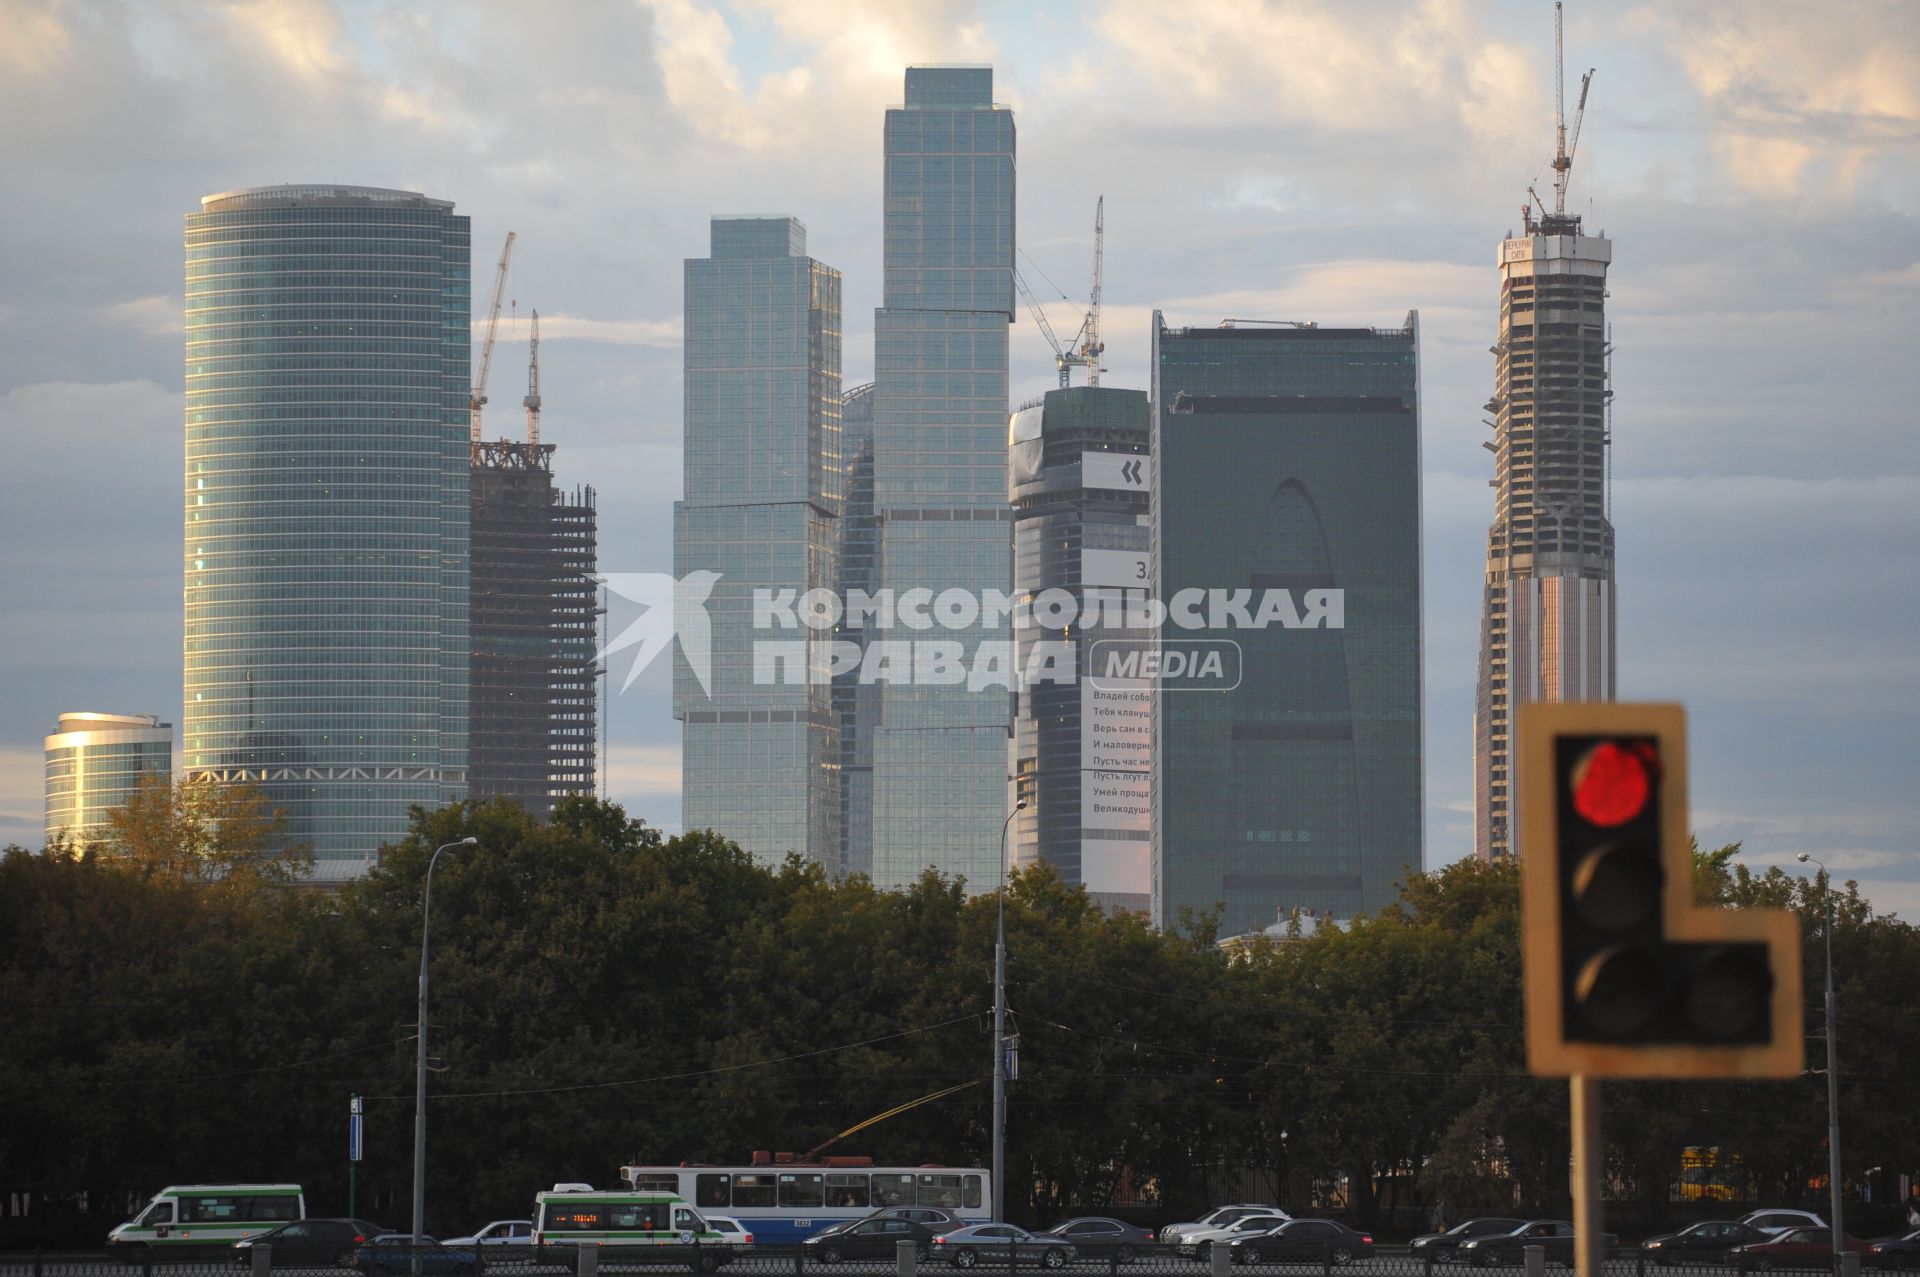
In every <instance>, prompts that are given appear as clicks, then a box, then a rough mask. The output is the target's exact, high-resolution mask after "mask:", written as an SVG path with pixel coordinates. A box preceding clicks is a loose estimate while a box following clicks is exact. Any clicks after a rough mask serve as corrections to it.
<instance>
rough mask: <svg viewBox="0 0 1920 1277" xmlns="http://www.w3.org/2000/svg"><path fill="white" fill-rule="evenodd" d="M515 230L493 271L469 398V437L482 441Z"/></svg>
mask: <svg viewBox="0 0 1920 1277" xmlns="http://www.w3.org/2000/svg"><path fill="white" fill-rule="evenodd" d="M515 234H516V232H514V231H508V232H507V244H506V247H505V248H502V249H501V250H500V264H499V265H498V266H496V267H494V271H493V304H492V305H491V306H490V307H488V308H487V337H486V340H485V341H484V342H482V343H481V346H480V375H479V376H478V377H476V378H475V379H474V382H473V394H472V395H470V396H469V397H468V399H467V437H468V439H469V440H470V441H471V442H473V443H476V444H477V443H479V442H480V410H481V409H482V408H484V407H485V406H486V402H487V373H488V372H489V371H490V370H491V369H492V367H493V334H494V332H495V330H496V329H498V328H499V327H500V294H501V293H503V292H504V291H505V290H506V287H507V259H508V258H509V257H511V256H512V255H513V237H514V235H515Z"/></svg>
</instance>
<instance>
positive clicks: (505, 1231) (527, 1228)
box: [441, 1219, 533, 1247]
mask: <svg viewBox="0 0 1920 1277" xmlns="http://www.w3.org/2000/svg"><path fill="white" fill-rule="evenodd" d="M441 1244H442V1245H445V1246H494V1247H497V1246H532V1245H533V1221H532V1220H530V1219H496V1220H494V1221H493V1222H492V1223H491V1224H488V1225H487V1226H486V1227H485V1228H482V1229H480V1230H478V1231H477V1232H475V1233H473V1234H472V1235H470V1236H467V1237H449V1238H447V1240H446V1241H445V1242H443V1243H441Z"/></svg>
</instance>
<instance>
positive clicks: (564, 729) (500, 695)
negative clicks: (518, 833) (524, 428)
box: [467, 439, 600, 817]
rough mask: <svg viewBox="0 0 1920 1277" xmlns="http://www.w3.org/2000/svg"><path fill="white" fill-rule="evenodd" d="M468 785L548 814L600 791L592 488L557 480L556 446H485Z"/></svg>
mask: <svg viewBox="0 0 1920 1277" xmlns="http://www.w3.org/2000/svg"><path fill="white" fill-rule="evenodd" d="M472 485H473V560H472V563H473V566H472V580H473V586H472V589H473V601H472V619H471V621H470V626H471V629H472V634H473V662H472V669H471V673H470V675H469V677H470V679H471V686H472V690H471V693H470V694H471V698H472V699H471V705H470V708H469V711H468V732H469V741H468V762H467V776H468V780H467V784H468V789H469V792H470V793H471V795H472V796H473V797H474V798H476V799H484V798H493V797H506V798H512V799H516V800H518V801H519V802H520V804H521V805H522V806H524V807H525V808H526V809H527V810H528V811H529V812H532V813H534V814H535V815H538V816H541V817H545V816H546V815H547V814H548V813H549V812H551V811H552V810H553V803H554V800H555V799H558V798H562V797H565V796H566V795H568V794H591V793H593V791H594V777H595V758H596V749H597V744H598V733H597V730H596V729H597V725H598V724H597V717H596V705H595V695H594V693H595V680H596V679H597V677H598V675H599V664H598V662H597V660H596V659H595V654H596V652H597V650H598V649H597V644H596V642H595V639H596V636H597V633H598V623H599V616H600V605H599V587H598V584H597V583H596V580H595V577H594V572H595V557H594V556H595V550H596V544H597V540H598V526H597V524H598V514H597V511H596V510H595V507H594V494H593V489H592V488H575V489H574V490H573V491H572V492H571V493H567V492H564V491H561V490H558V489H556V488H555V487H554V483H553V445H552V444H541V443H516V442H511V441H508V440H504V439H503V440H499V441H497V442H493V443H483V444H480V445H478V446H476V447H475V448H474V450H473V474H472Z"/></svg>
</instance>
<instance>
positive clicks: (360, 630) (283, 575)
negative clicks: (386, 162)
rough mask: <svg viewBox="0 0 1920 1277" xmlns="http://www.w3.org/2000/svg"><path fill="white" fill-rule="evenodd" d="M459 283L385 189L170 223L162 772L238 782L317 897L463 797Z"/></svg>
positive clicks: (463, 322)
mask: <svg viewBox="0 0 1920 1277" xmlns="http://www.w3.org/2000/svg"><path fill="white" fill-rule="evenodd" d="M469 273H470V262H469V252H468V228H467V219H466V218H465V217H463V216H460V215H457V214H455V213H454V211H453V205H452V204H451V203H449V202H448V201H446V200H437V199H429V198H428V197H426V196H423V195H419V194H415V193H413V192H408V191H390V190H382V189H377V188H373V187H359V186H274V187H256V188H252V189H247V190H238V191H229V192H226V193H224V194H220V195H209V196H207V197H206V198H205V199H203V200H202V201H201V209H200V211H199V212H198V213H193V214H189V215H188V217H187V219H186V293H187V298H186V319H187V340H186V387H187V390H186V476H185V477H186V490H185V505H186V521H185V531H186V537H185V610H186V638H185V653H184V656H185V688H184V692H185V704H184V717H183V722H182V738H183V739H182V749H183V753H184V758H183V764H184V770H185V771H186V773H187V775H189V776H205V777H211V778H213V779H215V780H217V781H235V782H240V781H244V782H249V783H252V784H255V785H257V786H258V787H259V788H260V789H261V790H262V791H263V793H264V794H265V795H266V797H267V799H268V801H269V802H270V803H271V804H272V805H273V806H274V807H276V808H279V809H281V810H282V811H283V812H284V813H285V814H286V817H287V825H288V834H289V837H290V838H291V840H292V841H294V842H296V843H304V844H307V845H308V846H310V847H311V848H312V849H313V852H314V857H315V869H314V876H315V879H316V880H318V881H321V882H326V881H339V880H343V879H347V878H352V877H355V876H358V875H359V874H361V873H363V872H365V870H366V868H367V867H368V866H369V865H370V864H371V863H372V860H373V857H374V855H375V853H376V852H377V851H378V849H379V848H380V847H381V845H382V844H383V843H387V842H391V841H394V840H397V839H399V838H400V837H401V836H403V835H404V834H405V833H406V831H407V821H408V816H407V812H408V808H409V807H411V806H414V805H416V804H418V805H424V806H427V807H434V806H439V805H440V804H443V803H446V802H451V801H455V800H458V799H461V798H464V797H466V794H467V694H468V693H467V666H468V633H467V586H468V447H467V425H468V423H467V399H468V394H469V392H470V375H469V362H470V358H469V356H470V352H469V331H468V329H469V310H470V280H469Z"/></svg>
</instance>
